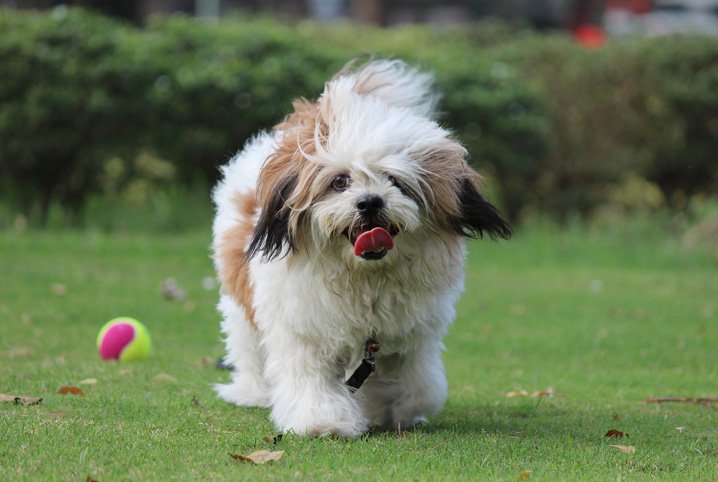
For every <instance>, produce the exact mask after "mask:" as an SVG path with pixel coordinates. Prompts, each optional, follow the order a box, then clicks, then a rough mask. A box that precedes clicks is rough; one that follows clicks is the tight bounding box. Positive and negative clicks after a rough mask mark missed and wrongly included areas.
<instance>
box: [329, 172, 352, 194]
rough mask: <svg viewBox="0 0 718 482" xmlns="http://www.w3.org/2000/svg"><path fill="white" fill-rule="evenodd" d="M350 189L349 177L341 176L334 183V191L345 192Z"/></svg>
mask: <svg viewBox="0 0 718 482" xmlns="http://www.w3.org/2000/svg"><path fill="white" fill-rule="evenodd" d="M348 187H349V176H345V175H344V174H340V175H338V176H337V177H335V178H334V180H333V181H332V189H334V190H335V191H345V190H346V189H347V188H348Z"/></svg>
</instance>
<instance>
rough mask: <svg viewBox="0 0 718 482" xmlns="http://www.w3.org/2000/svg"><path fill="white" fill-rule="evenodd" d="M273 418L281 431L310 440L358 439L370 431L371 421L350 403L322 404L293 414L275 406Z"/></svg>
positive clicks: (304, 408) (293, 411)
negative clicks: (306, 437)
mask: <svg viewBox="0 0 718 482" xmlns="http://www.w3.org/2000/svg"><path fill="white" fill-rule="evenodd" d="M272 418H273V419H274V422H275V424H276V425H277V428H279V430H281V431H284V432H289V431H292V432H294V433H296V434H297V435H307V436H310V437H325V436H332V435H333V436H337V437H342V438H355V437H359V436H360V435H362V434H364V433H365V432H366V431H367V430H368V429H369V420H368V419H367V418H366V416H364V414H363V413H362V412H361V410H360V409H359V407H356V406H351V404H348V403H347V404H342V403H334V404H320V405H315V406H306V407H300V408H299V409H295V410H292V411H289V410H283V409H280V408H278V407H276V406H275V407H274V408H273V409H272Z"/></svg>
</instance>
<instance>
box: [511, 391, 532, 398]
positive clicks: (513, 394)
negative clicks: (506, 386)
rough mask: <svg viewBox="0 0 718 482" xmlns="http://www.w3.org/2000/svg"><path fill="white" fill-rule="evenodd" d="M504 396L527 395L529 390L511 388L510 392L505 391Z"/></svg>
mask: <svg viewBox="0 0 718 482" xmlns="http://www.w3.org/2000/svg"><path fill="white" fill-rule="evenodd" d="M506 396H507V397H508V398H515V397H528V396H529V392H527V391H526V390H511V391H510V392H506Z"/></svg>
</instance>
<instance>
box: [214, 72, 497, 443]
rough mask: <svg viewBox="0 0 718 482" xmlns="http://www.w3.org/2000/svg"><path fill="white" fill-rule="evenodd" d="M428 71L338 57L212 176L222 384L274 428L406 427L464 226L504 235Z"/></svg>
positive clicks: (431, 385)
mask: <svg viewBox="0 0 718 482" xmlns="http://www.w3.org/2000/svg"><path fill="white" fill-rule="evenodd" d="M437 98H438V96H437V95H436V93H435V92H434V91H433V90H432V77H431V75H429V74H427V73H422V72H420V71H418V70H417V69H415V68H412V67H409V66H408V65H406V64H405V63H403V62H401V61H398V60H373V61H369V62H367V63H365V64H364V65H363V66H358V67H357V66H356V65H352V64H351V63H350V64H349V65H348V66H347V67H345V68H344V69H343V70H342V71H340V72H339V73H338V74H337V75H335V76H334V77H333V78H332V79H331V80H329V81H328V82H327V83H326V85H325V87H324V92H323V93H322V94H321V95H320V97H319V98H318V99H317V100H316V102H309V101H307V100H305V99H300V100H297V101H295V102H294V112H293V113H292V114H290V115H289V116H288V117H287V118H286V119H285V120H284V121H283V122H282V123H280V124H279V125H277V126H276V127H275V128H274V129H273V130H272V131H271V132H264V133H261V134H259V135H258V136H256V137H255V138H253V139H252V140H251V141H249V143H248V144H247V145H246V147H245V148H244V149H243V150H242V151H241V152H240V153H239V154H237V155H236V156H235V157H234V158H233V159H232V160H231V161H230V162H229V163H228V164H227V165H226V166H224V167H223V168H222V175H223V177H222V180H221V181H220V183H219V184H218V186H217V187H216V189H215V191H214V201H215V203H216V206H217V215H216V218H215V221H214V226H213V234H214V243H213V248H214V260H215V264H216V268H217V271H218V274H219V277H220V279H221V282H222V294H221V299H220V302H219V309H220V311H221V312H222V314H223V316H224V321H223V322H222V330H223V332H224V333H225V334H226V337H227V338H226V346H227V356H226V361H228V362H229V363H231V364H232V365H233V367H234V371H233V373H232V381H231V382H230V383H228V384H226V385H217V387H216V389H217V392H218V393H219V395H220V396H221V397H222V398H224V399H225V400H227V401H229V402H232V403H235V404H237V405H241V406H259V407H271V418H272V420H273V421H274V423H275V424H276V426H277V428H278V429H279V430H281V431H289V430H291V431H293V432H294V433H297V434H307V435H315V436H316V435H327V434H334V435H338V436H341V437H356V436H358V435H360V434H362V433H364V432H365V431H367V429H368V428H369V427H370V426H372V425H377V426H384V427H389V426H393V427H397V426H400V427H411V426H413V425H415V424H417V423H418V422H420V421H423V420H424V419H425V417H427V416H429V415H432V414H435V413H437V412H438V411H439V410H440V409H441V407H442V405H443V404H444V401H445V399H446V393H447V383H446V376H445V374H444V365H443V363H442V360H441V351H442V349H443V343H442V338H443V336H444V335H445V333H446V331H447V328H448V327H449V325H450V324H451V322H452V321H453V320H454V316H455V313H456V312H455V309H454V304H455V303H456V301H457V299H458V297H459V294H460V293H461V292H462V290H463V284H464V258H465V254H466V253H465V251H466V249H465V245H466V238H471V237H481V236H483V235H484V234H487V235H489V236H491V237H494V238H496V237H498V238H508V237H509V236H510V228H509V226H508V224H507V223H506V221H504V219H502V217H501V215H500V214H499V213H498V211H497V210H496V208H495V207H494V206H492V205H491V204H490V203H489V202H488V201H487V200H486V199H485V198H484V196H483V195H482V194H481V189H480V178H479V176H478V175H477V174H476V173H475V172H474V171H473V170H472V169H471V168H470V167H469V165H468V164H467V162H466V157H467V151H466V149H465V148H464V147H463V146H462V145H461V144H460V143H459V141H457V140H456V139H455V138H454V137H453V136H452V135H451V133H450V132H449V131H448V130H447V129H445V128H443V127H441V126H440V125H439V124H438V123H437V122H436V120H435V117H436V112H435V107H436V102H437Z"/></svg>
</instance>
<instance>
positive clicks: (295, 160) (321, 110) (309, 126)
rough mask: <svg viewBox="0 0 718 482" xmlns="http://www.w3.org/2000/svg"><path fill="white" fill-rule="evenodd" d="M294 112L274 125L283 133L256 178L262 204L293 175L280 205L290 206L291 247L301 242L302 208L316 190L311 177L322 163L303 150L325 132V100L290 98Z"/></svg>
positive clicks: (312, 150) (310, 147)
mask: <svg viewBox="0 0 718 482" xmlns="http://www.w3.org/2000/svg"><path fill="white" fill-rule="evenodd" d="M293 106H294V112H293V113H292V114H290V115H289V116H287V118H286V119H285V120H284V121H283V122H282V123H280V124H278V125H277V126H276V127H275V129H276V130H280V131H282V132H283V133H284V136H283V138H282V140H281V142H280V144H279V145H278V146H277V149H276V150H275V152H274V153H273V154H272V155H271V156H269V158H267V161H266V162H265V164H264V166H263V167H262V171H261V173H260V175H259V181H258V195H257V198H258V201H259V204H260V206H263V207H266V206H268V205H269V204H270V201H271V198H272V196H273V195H275V194H276V193H277V191H278V190H279V189H280V186H283V185H286V184H287V180H288V179H294V180H295V181H296V183H294V189H293V192H292V193H289V194H288V196H287V199H285V205H284V206H283V208H282V209H288V210H290V214H289V231H290V233H291V237H292V240H293V241H294V243H295V246H294V247H295V248H299V247H301V245H302V241H303V240H302V229H301V227H302V224H303V222H304V218H305V214H306V211H307V210H308V209H309V207H310V205H311V203H312V201H313V200H314V199H315V197H316V196H318V195H319V194H320V193H317V192H315V191H316V189H312V186H313V185H314V180H315V179H316V178H317V176H318V175H319V173H320V171H321V169H322V166H320V165H318V164H316V163H314V162H312V161H310V160H309V159H307V158H306V156H305V155H304V154H307V155H312V154H314V153H316V152H317V145H316V143H317V142H322V141H323V140H324V139H326V136H327V135H328V126H327V123H326V114H327V110H326V109H327V101H326V99H324V102H322V103H320V102H316V103H313V102H309V101H308V100H306V99H298V100H296V101H294V103H293Z"/></svg>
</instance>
